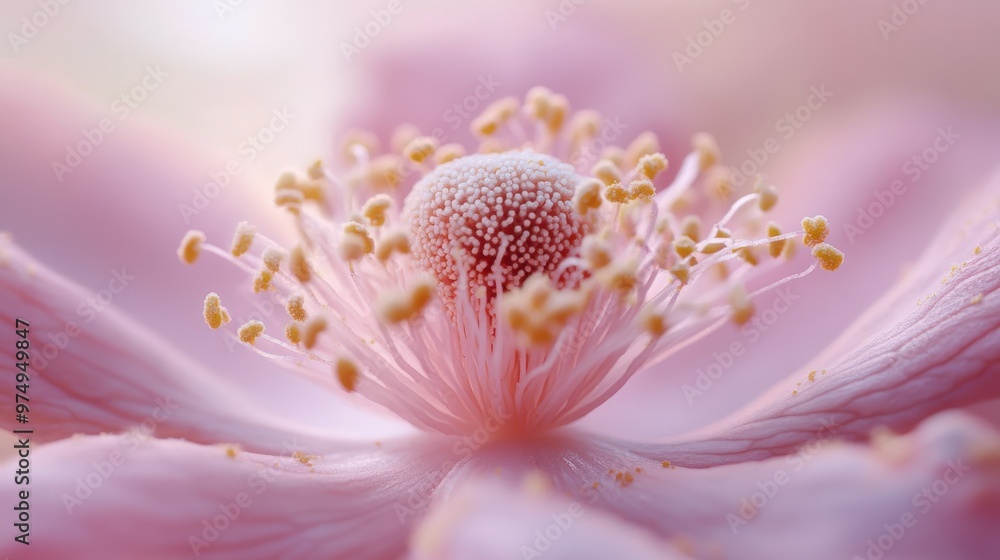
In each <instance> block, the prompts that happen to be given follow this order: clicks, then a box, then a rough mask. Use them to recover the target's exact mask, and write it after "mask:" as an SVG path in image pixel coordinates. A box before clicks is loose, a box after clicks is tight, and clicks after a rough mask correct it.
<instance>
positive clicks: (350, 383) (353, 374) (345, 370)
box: [334, 358, 361, 393]
mask: <svg viewBox="0 0 1000 560" xmlns="http://www.w3.org/2000/svg"><path fill="white" fill-rule="evenodd" d="M334 371H336V373H337V381H340V385H341V386H342V387H343V388H344V390H346V391H347V392H348V393H353V392H354V390H355V389H356V388H357V387H358V378H359V377H360V376H361V372H360V370H359V369H358V366H357V364H355V363H354V361H353V360H351V359H349V358H337V363H336V364H335V365H334Z"/></svg>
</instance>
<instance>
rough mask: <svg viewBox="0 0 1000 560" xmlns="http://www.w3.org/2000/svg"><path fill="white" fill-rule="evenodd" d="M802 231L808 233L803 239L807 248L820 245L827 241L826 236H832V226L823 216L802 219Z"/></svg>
mask: <svg viewBox="0 0 1000 560" xmlns="http://www.w3.org/2000/svg"><path fill="white" fill-rule="evenodd" d="M802 229H803V230H805V232H806V234H805V236H804V237H803V238H802V243H803V244H804V245H805V246H806V247H814V246H816V245H819V244H820V243H822V242H823V241H826V236H828V235H830V224H829V222H827V220H826V218H825V217H823V216H816V217H815V218H802Z"/></svg>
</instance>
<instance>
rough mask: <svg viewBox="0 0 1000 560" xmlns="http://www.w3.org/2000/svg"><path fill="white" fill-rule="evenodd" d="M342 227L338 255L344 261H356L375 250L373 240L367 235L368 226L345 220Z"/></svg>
mask: <svg viewBox="0 0 1000 560" xmlns="http://www.w3.org/2000/svg"><path fill="white" fill-rule="evenodd" d="M343 229H344V237H343V238H342V239H341V240H340V256H341V257H343V259H344V260H345V261H356V260H358V259H360V258H362V257H364V256H365V255H370V254H372V253H373V252H375V240H374V239H372V237H371V235H369V233H368V228H366V227H365V226H363V225H362V224H359V223H357V222H347V223H346V224H344V228H343Z"/></svg>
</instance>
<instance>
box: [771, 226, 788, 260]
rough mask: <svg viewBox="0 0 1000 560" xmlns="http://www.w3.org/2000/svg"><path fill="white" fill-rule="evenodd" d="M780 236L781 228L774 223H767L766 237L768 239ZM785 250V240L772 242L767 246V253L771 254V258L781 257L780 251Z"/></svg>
mask: <svg viewBox="0 0 1000 560" xmlns="http://www.w3.org/2000/svg"><path fill="white" fill-rule="evenodd" d="M779 235H781V226H779V225H778V224H776V223H775V222H768V224H767V236H768V237H778V236H779ZM784 248H785V240H784V239H779V240H777V241H772V242H770V243H768V244H767V252H768V253H770V254H771V256H772V257H774V258H778V257H780V256H781V251H782V250H783V249H784Z"/></svg>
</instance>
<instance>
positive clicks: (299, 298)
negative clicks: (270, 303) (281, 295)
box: [285, 294, 306, 322]
mask: <svg viewBox="0 0 1000 560" xmlns="http://www.w3.org/2000/svg"><path fill="white" fill-rule="evenodd" d="M305 302H306V298H305V296H303V295H302V294H292V295H291V296H289V298H288V302H287V303H286V304H285V311H287V312H288V316H289V317H291V318H292V319H293V320H295V321H299V322H302V321H305V320H306V308H305Z"/></svg>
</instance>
